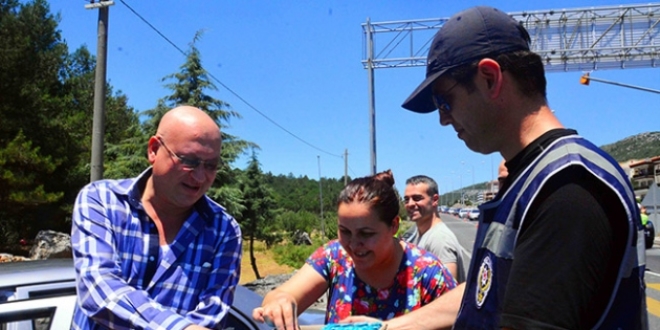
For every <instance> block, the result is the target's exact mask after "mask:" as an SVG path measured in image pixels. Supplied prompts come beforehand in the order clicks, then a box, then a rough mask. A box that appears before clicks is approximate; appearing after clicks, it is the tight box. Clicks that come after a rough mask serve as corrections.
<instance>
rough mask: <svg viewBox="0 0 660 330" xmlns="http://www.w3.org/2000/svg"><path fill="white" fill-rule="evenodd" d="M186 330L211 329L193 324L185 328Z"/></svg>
mask: <svg viewBox="0 0 660 330" xmlns="http://www.w3.org/2000/svg"><path fill="white" fill-rule="evenodd" d="M184 330H211V329H209V328H206V327H203V326H201V325H197V324H191V325H189V326H187V327H185V328H184Z"/></svg>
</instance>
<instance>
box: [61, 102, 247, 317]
mask: <svg viewBox="0 0 660 330" xmlns="http://www.w3.org/2000/svg"><path fill="white" fill-rule="evenodd" d="M220 149H221V137H220V128H219V127H218V125H217V124H216V123H215V121H213V119H211V117H209V116H208V115H207V114H206V113H205V112H204V111H202V110H200V109H197V108H194V107H190V106H181V107H177V108H174V109H172V110H170V111H168V112H167V113H166V114H165V116H163V118H162V120H161V122H160V124H159V126H158V130H157V133H156V135H154V136H152V137H151V138H150V139H149V143H148V146H147V157H148V159H149V163H151V167H149V168H147V169H146V170H145V171H144V172H142V174H140V175H139V176H138V177H136V178H131V179H123V180H100V181H96V182H92V183H90V184H89V185H87V186H86V187H84V188H83V189H82V190H81V191H80V193H79V194H78V198H77V199H76V203H75V206H74V211H73V226H72V235H71V239H72V246H73V252H74V264H75V268H76V275H77V284H78V304H77V306H76V310H75V313H74V319H73V325H72V329H107V328H109V329H187V330H194V329H216V328H223V326H224V319H225V316H226V315H227V312H228V310H229V307H230V306H231V304H232V303H233V298H234V289H235V287H236V285H237V283H238V279H239V277H240V275H239V274H240V264H241V244H242V243H241V232H240V229H239V226H238V224H237V223H236V221H235V220H234V219H233V218H232V217H231V216H230V215H229V214H227V213H226V212H225V210H224V208H223V207H222V206H220V205H219V204H217V203H215V202H214V201H213V200H211V199H210V198H209V197H208V196H206V192H207V191H208V189H209V188H210V187H211V185H212V184H213V181H214V180H215V175H216V171H217V168H218V164H219V162H220Z"/></svg>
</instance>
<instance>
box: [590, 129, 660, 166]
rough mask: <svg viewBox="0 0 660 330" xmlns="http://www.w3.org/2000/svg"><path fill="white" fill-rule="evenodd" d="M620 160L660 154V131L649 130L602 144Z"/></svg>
mask: <svg viewBox="0 0 660 330" xmlns="http://www.w3.org/2000/svg"><path fill="white" fill-rule="evenodd" d="M601 148H602V149H603V150H605V151H606V152H607V153H609V154H610V155H612V157H614V159H616V160H617V161H618V162H620V163H621V162H625V161H628V160H631V159H644V158H648V157H653V156H659V155H660V132H647V133H641V134H637V135H633V136H630V137H627V138H625V139H623V140H620V141H617V142H614V143H612V144H606V145H604V146H601Z"/></svg>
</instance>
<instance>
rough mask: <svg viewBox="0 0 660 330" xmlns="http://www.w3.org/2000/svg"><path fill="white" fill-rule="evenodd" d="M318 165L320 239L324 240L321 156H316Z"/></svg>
mask: <svg viewBox="0 0 660 330" xmlns="http://www.w3.org/2000/svg"><path fill="white" fill-rule="evenodd" d="M316 159H317V160H318V163H319V203H320V204H321V237H323V238H325V219H323V189H322V186H321V156H320V155H317V156H316Z"/></svg>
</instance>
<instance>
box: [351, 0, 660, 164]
mask: <svg viewBox="0 0 660 330" xmlns="http://www.w3.org/2000/svg"><path fill="white" fill-rule="evenodd" d="M509 15H510V16H511V17H513V18H515V19H516V20H518V21H519V22H521V23H522V24H523V25H524V26H525V28H526V29H527V30H528V31H529V34H530V37H531V40H532V44H531V49H532V51H534V52H536V53H537V54H539V55H540V56H541V57H542V58H543V59H544V61H545V70H546V72H567V71H592V70H603V69H627V68H649V67H650V68H655V67H659V66H660V3H649V4H639V5H621V6H604V7H589V8H574V9H552V10H538V11H523V12H513V13H509ZM448 19H449V18H448V17H447V18H434V19H424V20H410V21H391V22H378V23H372V22H370V20H369V19H367V22H366V23H364V24H362V30H363V33H364V36H365V40H366V43H365V44H366V54H365V58H364V59H363V60H362V64H363V66H364V68H365V69H367V71H368V84H369V116H370V120H369V123H370V127H369V128H370V138H371V174H375V173H376V172H377V171H376V116H375V112H376V111H375V87H374V86H375V82H374V70H375V69H383V68H401V67H415V66H426V55H427V54H428V50H429V47H430V45H431V42H432V41H433V37H434V35H435V33H436V32H437V31H438V29H440V28H441V27H442V25H443V24H444V23H445V22H446V21H447V20H448Z"/></svg>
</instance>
